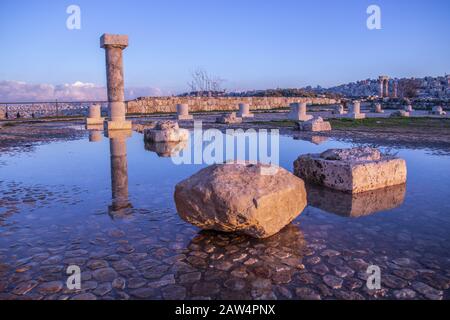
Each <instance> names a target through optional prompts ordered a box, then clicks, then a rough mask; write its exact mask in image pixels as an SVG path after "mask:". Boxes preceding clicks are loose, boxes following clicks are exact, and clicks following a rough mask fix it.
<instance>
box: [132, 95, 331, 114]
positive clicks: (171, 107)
mask: <svg viewBox="0 0 450 320" xmlns="http://www.w3.org/2000/svg"><path fill="white" fill-rule="evenodd" d="M307 101H309V102H311V103H313V104H335V103H336V102H337V101H336V100H334V99H328V98H295V97H294V98H286V97H281V98H280V97H245V98H242V97H236V98H235V97H215V98H209V97H144V98H138V99H136V100H131V101H128V104H127V112H128V113H168V112H171V113H172V112H176V105H177V104H179V103H187V104H188V105H189V111H190V112H196V111H232V110H233V111H234V110H238V109H239V106H238V105H239V103H248V104H249V105H250V110H267V109H276V108H286V107H288V106H289V104H290V103H293V102H307Z"/></svg>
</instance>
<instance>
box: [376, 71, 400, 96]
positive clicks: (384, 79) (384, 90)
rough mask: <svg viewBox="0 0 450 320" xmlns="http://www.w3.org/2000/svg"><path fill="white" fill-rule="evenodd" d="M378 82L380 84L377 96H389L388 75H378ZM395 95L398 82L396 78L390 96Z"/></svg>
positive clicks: (396, 94)
mask: <svg viewBox="0 0 450 320" xmlns="http://www.w3.org/2000/svg"><path fill="white" fill-rule="evenodd" d="M378 83H379V85H380V89H379V92H378V96H379V97H380V98H384V97H390V96H391V95H390V93H389V77H388V76H379V77H378ZM397 96H398V82H397V80H394V82H393V88H392V97H393V98H397Z"/></svg>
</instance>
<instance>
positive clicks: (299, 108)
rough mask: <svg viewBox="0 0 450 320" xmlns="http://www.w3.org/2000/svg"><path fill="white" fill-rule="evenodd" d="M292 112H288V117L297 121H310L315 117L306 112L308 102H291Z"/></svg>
mask: <svg viewBox="0 0 450 320" xmlns="http://www.w3.org/2000/svg"><path fill="white" fill-rule="evenodd" d="M289 106H290V108H291V112H289V114H288V118H289V119H291V120H295V121H308V120H311V119H312V118H313V116H310V115H307V114H306V102H302V103H298V102H295V103H291V104H290V105H289Z"/></svg>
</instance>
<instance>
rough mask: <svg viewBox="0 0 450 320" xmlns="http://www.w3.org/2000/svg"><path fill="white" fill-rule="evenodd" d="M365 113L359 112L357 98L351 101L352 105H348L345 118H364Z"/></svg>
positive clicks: (359, 106)
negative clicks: (348, 108)
mask: <svg viewBox="0 0 450 320" xmlns="http://www.w3.org/2000/svg"><path fill="white" fill-rule="evenodd" d="M365 117H366V115H365V114H364V113H361V102H359V101H358V100H355V101H353V105H352V106H351V107H350V110H349V112H348V114H347V118H350V119H364V118H365Z"/></svg>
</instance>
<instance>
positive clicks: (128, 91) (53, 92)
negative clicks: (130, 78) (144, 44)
mask: <svg viewBox="0 0 450 320" xmlns="http://www.w3.org/2000/svg"><path fill="white" fill-rule="evenodd" d="M160 95H162V92H161V90H160V89H159V88H152V87H129V88H125V99H127V100H128V99H135V98H137V97H143V96H160ZM56 99H58V100H59V101H89V100H94V101H105V100H106V99H107V96H106V88H105V87H103V86H98V85H96V84H94V83H89V82H81V81H76V82H74V83H71V84H70V83H65V84H59V85H52V84H45V83H43V84H32V83H27V82H23V81H9V80H4V81H0V102H35V101H54V100H56Z"/></svg>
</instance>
